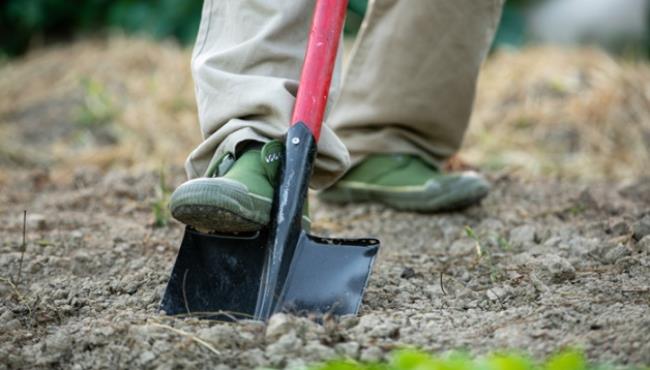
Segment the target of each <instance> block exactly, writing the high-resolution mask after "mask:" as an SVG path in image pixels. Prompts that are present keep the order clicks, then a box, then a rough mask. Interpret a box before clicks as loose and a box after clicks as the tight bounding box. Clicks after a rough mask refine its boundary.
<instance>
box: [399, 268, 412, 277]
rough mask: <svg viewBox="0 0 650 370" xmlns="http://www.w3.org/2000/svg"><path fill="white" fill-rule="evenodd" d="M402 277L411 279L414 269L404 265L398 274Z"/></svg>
mask: <svg viewBox="0 0 650 370" xmlns="http://www.w3.org/2000/svg"><path fill="white" fill-rule="evenodd" d="M399 276H400V277H401V278H402V279H411V278H414V277H415V270H413V269H412V268H410V267H404V269H403V270H402V273H401V274H400V275H399Z"/></svg>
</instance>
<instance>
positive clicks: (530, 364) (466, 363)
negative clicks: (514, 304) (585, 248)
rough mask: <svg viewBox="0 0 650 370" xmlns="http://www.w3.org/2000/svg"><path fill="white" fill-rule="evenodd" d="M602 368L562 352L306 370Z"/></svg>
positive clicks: (398, 359)
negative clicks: (544, 356) (539, 358)
mask: <svg viewBox="0 0 650 370" xmlns="http://www.w3.org/2000/svg"><path fill="white" fill-rule="evenodd" d="M609 368H612V367H610V366H606V365H600V366H590V365H588V364H587V362H586V361H585V358H584V355H583V354H582V353H580V352H578V351H565V352H562V353H560V354H557V355H555V356H553V357H551V358H549V359H548V360H547V361H546V362H545V363H543V364H539V363H536V362H534V361H533V360H531V359H530V358H528V357H525V356H521V355H516V354H498V353H495V354H492V355H489V356H486V357H478V358H472V357H471V356H469V355H467V354H464V353H451V354H449V355H446V356H432V355H429V354H427V353H424V352H421V351H415V350H401V351H397V352H395V353H393V354H392V356H391V358H390V359H389V361H388V362H385V363H384V362H376V363H359V362H356V361H352V360H338V361H330V362H327V363H325V364H321V365H316V366H312V367H310V368H309V369H310V370H588V369H599V370H605V369H609Z"/></svg>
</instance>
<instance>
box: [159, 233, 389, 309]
mask: <svg viewBox="0 0 650 370" xmlns="http://www.w3.org/2000/svg"><path fill="white" fill-rule="evenodd" d="M266 241H267V231H262V232H260V233H258V234H256V235H253V236H250V237H235V236H225V235H213V234H204V233H200V232H198V231H195V230H192V229H191V228H186V230H185V236H184V237H183V242H182V244H181V248H180V250H179V253H178V256H177V259H176V263H175V264H174V268H173V270H172V274H171V277H170V279H169V283H168V285H167V289H166V290H165V294H164V296H163V299H162V302H161V309H162V310H163V311H165V313H167V314H168V315H179V314H187V315H192V316H198V317H202V318H208V319H218V320H239V319H251V318H254V313H255V309H256V306H257V305H258V304H259V302H258V301H257V300H258V293H259V290H260V280H261V278H262V269H263V265H264V261H265V255H264V252H265V251H264V249H265V244H266ZM378 248H379V241H378V240H376V239H326V238H320V237H316V236H312V235H308V234H306V233H305V232H304V231H302V232H301V234H300V237H299V239H298V242H297V243H296V245H295V250H294V253H293V257H292V262H291V264H290V265H289V266H290V267H289V269H288V271H287V272H286V274H285V275H284V276H281V284H282V290H281V293H280V297H278V300H277V304H276V306H275V309H274V311H275V312H278V311H283V312H288V313H292V314H296V315H303V316H308V315H311V316H316V317H319V316H321V315H323V314H333V315H344V314H356V313H357V312H358V310H359V306H360V304H361V299H362V297H363V292H364V290H365V288H366V286H367V284H368V276H369V274H370V270H371V269H372V265H373V263H374V259H375V256H376V254H377V250H378Z"/></svg>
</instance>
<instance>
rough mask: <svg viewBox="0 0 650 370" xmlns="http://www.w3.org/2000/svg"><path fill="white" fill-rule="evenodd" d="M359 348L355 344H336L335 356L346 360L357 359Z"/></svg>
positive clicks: (357, 344)
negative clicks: (346, 358)
mask: <svg viewBox="0 0 650 370" xmlns="http://www.w3.org/2000/svg"><path fill="white" fill-rule="evenodd" d="M359 348H361V346H360V345H359V343H357V342H343V343H337V344H336V346H335V347H334V349H335V351H336V353H337V354H339V355H340V356H343V357H348V358H357V357H358V356H359Z"/></svg>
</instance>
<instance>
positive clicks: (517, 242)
mask: <svg viewBox="0 0 650 370" xmlns="http://www.w3.org/2000/svg"><path fill="white" fill-rule="evenodd" d="M535 240H536V231H535V227H533V226H531V225H522V226H518V227H515V228H514V229H512V230H510V236H509V241H510V245H511V246H512V247H514V248H523V247H526V246H528V245H530V244H532V243H534V242H535Z"/></svg>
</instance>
